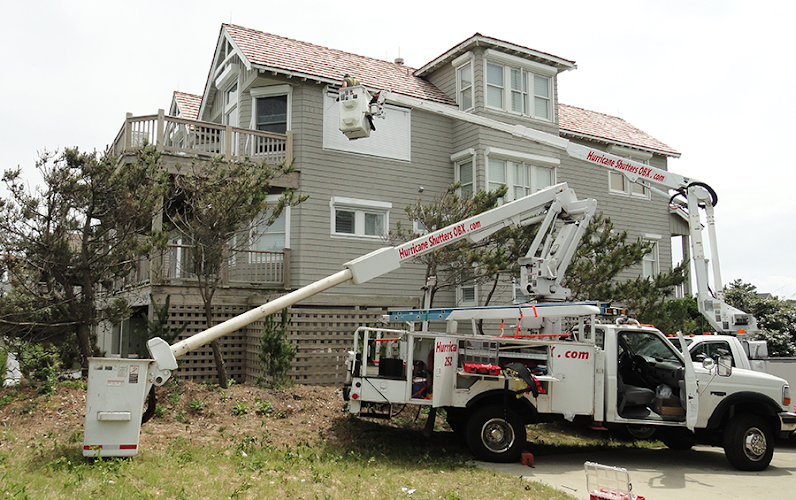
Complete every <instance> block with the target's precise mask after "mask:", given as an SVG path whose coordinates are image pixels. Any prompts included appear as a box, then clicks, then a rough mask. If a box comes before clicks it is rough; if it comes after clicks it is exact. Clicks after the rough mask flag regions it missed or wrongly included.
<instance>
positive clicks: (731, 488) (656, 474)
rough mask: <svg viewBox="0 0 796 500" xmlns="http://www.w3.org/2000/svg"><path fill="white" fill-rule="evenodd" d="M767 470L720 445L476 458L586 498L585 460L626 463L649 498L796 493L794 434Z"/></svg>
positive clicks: (675, 499) (790, 495)
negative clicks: (504, 460) (739, 465)
mask: <svg viewBox="0 0 796 500" xmlns="http://www.w3.org/2000/svg"><path fill="white" fill-rule="evenodd" d="M778 445H779V446H778V448H777V449H776V451H775V452H774V459H773V460H772V461H771V465H770V466H769V467H768V469H766V470H765V471H763V472H741V471H738V470H735V469H734V468H732V466H730V464H729V463H728V462H727V460H726V459H725V458H724V452H723V450H722V449H721V448H711V447H708V446H696V447H694V448H693V449H692V450H690V451H686V452H682V451H672V450H669V449H665V448H664V449H655V450H648V449H624V450H605V451H598V452H590V453H573V454H562V455H544V456H538V455H537V456H535V457H534V458H535V466H534V467H527V466H524V465H522V464H492V463H486V462H477V464H478V467H482V468H486V469H491V470H494V471H499V472H503V473H505V474H510V475H512V476H518V477H523V478H525V479H527V480H529V481H541V482H543V483H546V484H548V485H550V486H552V487H554V488H558V489H560V490H563V491H566V492H567V493H569V494H570V495H572V496H574V497H576V498H579V499H584V500H588V498H589V493H588V491H587V489H586V474H585V472H584V470H583V463H584V462H586V461H589V462H596V463H599V464H602V465H610V466H613V467H623V468H625V469H627V471H628V473H629V474H630V481H631V483H632V485H633V493H635V494H636V495H640V496H643V497H645V498H646V500H690V499H705V498H721V499H729V498H739V499H744V500H749V499H750V498H762V497H764V496H765V497H768V498H780V499H784V498H793V495H794V491H795V489H796V438H791V439H790V441H788V442H786V443H778Z"/></svg>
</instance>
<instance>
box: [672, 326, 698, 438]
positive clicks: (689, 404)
mask: <svg viewBox="0 0 796 500" xmlns="http://www.w3.org/2000/svg"><path fill="white" fill-rule="evenodd" d="M677 337H678V338H679V339H680V349H681V352H683V353H685V354H684V357H685V397H686V404H685V423H686V426H687V427H688V429H690V430H691V431H693V430H694V427H696V423H697V418H698V417H699V387H698V386H697V379H696V372H695V371H694V363H693V362H691V360H690V359H689V356H688V346H687V345H686V343H685V338H684V337H683V334H682V332H679V333H678V334H677Z"/></svg>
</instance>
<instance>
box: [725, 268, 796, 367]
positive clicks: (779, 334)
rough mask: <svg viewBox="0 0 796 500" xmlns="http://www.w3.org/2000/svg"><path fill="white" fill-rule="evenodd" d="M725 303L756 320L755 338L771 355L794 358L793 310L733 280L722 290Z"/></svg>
mask: <svg viewBox="0 0 796 500" xmlns="http://www.w3.org/2000/svg"><path fill="white" fill-rule="evenodd" d="M724 298H725V300H726V301H727V303H728V304H730V305H731V306H733V307H737V308H738V309H740V310H741V311H745V312H747V313H750V314H753V315H754V316H755V318H757V326H758V327H759V328H760V333H759V334H758V335H757V336H756V338H757V339H760V340H765V341H766V342H767V343H768V354H769V355H770V356H795V355H796V307H794V306H793V304H791V303H788V302H785V301H782V300H780V299H778V298H776V297H770V296H760V295H758V293H757V288H756V287H755V286H754V285H752V284H749V283H743V282H742V281H741V280H735V281H733V282H732V283H730V284H729V285H728V286H727V287H726V288H725V290H724Z"/></svg>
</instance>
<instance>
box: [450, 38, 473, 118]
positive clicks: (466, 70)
mask: <svg viewBox="0 0 796 500" xmlns="http://www.w3.org/2000/svg"><path fill="white" fill-rule="evenodd" d="M453 67H454V68H456V102H458V103H459V109H460V110H462V111H469V110H471V109H473V106H474V105H475V96H474V95H473V87H474V86H473V53H472V52H466V53H464V54H462V55H461V56H459V57H457V58H456V59H455V60H454V61H453Z"/></svg>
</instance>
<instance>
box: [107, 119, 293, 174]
mask: <svg viewBox="0 0 796 500" xmlns="http://www.w3.org/2000/svg"><path fill="white" fill-rule="evenodd" d="M145 144H152V145H154V146H155V147H156V148H157V149H158V151H162V152H167V153H172V154H177V155H190V156H198V157H209V158H213V157H216V156H219V155H221V156H222V157H223V158H224V159H225V160H226V161H229V160H233V159H234V160H241V159H243V158H249V159H252V160H255V161H263V160H264V161H267V162H268V163H270V164H272V165H275V164H278V163H279V162H281V161H282V160H286V159H287V160H288V161H289V160H290V159H292V158H293V137H292V133H291V132H289V131H288V132H287V133H285V134H275V133H271V132H261V131H259V130H251V129H245V128H238V127H231V126H229V125H221V124H218V123H210V122H202V121H198V120H186V119H184V118H177V117H174V116H166V115H165V114H164V111H163V110H162V109H161V110H159V111H158V114H157V115H147V116H132V115H131V114H130V113H128V114H127V118H126V119H125V120H124V125H123V126H122V129H121V130H120V131H119V133H118V134H117V136H116V139H115V140H114V141H113V145H112V147H111V150H112V151H113V153H114V154H115V155H116V156H120V155H122V154H123V153H125V152H127V151H131V150H136V149H140V148H142V147H143V146H144V145H145Z"/></svg>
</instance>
